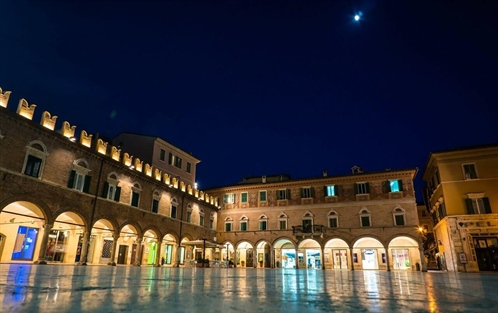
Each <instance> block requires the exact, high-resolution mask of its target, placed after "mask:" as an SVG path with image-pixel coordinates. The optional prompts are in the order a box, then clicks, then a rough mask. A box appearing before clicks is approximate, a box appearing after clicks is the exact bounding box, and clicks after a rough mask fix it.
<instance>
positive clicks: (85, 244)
mask: <svg viewBox="0 0 498 313" xmlns="http://www.w3.org/2000/svg"><path fill="white" fill-rule="evenodd" d="M89 242H90V232H89V231H85V232H84V233H83V244H82V245H81V256H80V261H79V262H78V265H86V256H87V254H88V243H89Z"/></svg>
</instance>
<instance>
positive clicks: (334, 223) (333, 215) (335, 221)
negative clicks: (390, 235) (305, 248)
mask: <svg viewBox="0 0 498 313" xmlns="http://www.w3.org/2000/svg"><path fill="white" fill-rule="evenodd" d="M329 227H330V228H338V227H339V215H338V214H337V212H336V211H334V210H332V211H330V212H329Z"/></svg>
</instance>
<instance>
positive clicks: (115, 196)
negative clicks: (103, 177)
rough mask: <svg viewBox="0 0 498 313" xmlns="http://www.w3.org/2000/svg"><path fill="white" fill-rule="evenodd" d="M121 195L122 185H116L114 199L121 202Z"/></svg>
mask: <svg viewBox="0 0 498 313" xmlns="http://www.w3.org/2000/svg"><path fill="white" fill-rule="evenodd" d="M120 195H121V187H117V186H116V192H115V193H114V201H116V202H119V196H120Z"/></svg>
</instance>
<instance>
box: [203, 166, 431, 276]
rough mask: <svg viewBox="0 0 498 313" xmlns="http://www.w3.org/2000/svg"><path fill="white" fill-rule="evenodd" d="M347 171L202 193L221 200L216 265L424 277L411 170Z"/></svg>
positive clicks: (253, 180)
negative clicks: (417, 272)
mask: <svg viewBox="0 0 498 313" xmlns="http://www.w3.org/2000/svg"><path fill="white" fill-rule="evenodd" d="M352 170H353V174H351V175H346V176H328V175H327V174H326V173H325V172H324V175H323V176H322V177H318V178H310V179H300V180H292V179H290V177H289V176H287V175H277V176H270V177H267V176H262V177H253V178H247V179H244V180H243V181H242V182H240V183H239V184H237V185H234V186H226V187H221V188H215V189H211V190H209V193H210V194H212V195H213V196H215V197H216V198H218V199H219V201H220V206H221V210H220V211H219V214H218V235H217V237H218V242H220V243H222V244H223V245H226V246H227V249H226V250H225V252H223V259H224V260H226V259H228V260H230V261H232V262H233V263H234V264H235V265H236V266H238V267H254V268H307V269H324V270H332V269H335V270H367V269H372V270H387V271H389V270H425V269H426V267H425V264H424V263H423V250H422V245H421V243H422V237H421V234H420V232H419V220H418V212H417V204H416V200H415V193H414V189H413V179H414V177H415V176H416V173H417V169H407V170H396V171H395V170H386V171H383V172H375V173H363V172H362V171H361V169H360V168H358V167H354V168H353V169H352ZM227 251H228V255H227V254H226V252H227Z"/></svg>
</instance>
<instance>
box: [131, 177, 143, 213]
mask: <svg viewBox="0 0 498 313" xmlns="http://www.w3.org/2000/svg"><path fill="white" fill-rule="evenodd" d="M141 192H142V187H141V186H140V184H139V183H133V186H132V187H131V206H134V207H136V208H138V206H139V204H140V193H141Z"/></svg>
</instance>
